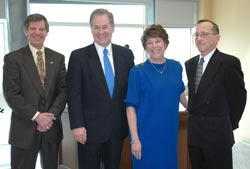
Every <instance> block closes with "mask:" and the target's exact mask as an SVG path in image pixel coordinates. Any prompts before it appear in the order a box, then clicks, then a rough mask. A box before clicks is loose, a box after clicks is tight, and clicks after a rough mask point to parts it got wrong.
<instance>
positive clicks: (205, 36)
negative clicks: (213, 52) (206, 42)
mask: <svg viewBox="0 0 250 169" xmlns="http://www.w3.org/2000/svg"><path fill="white" fill-rule="evenodd" d="M217 34H218V33H211V32H201V33H194V37H195V39H197V38H198V37H199V36H200V37H201V38H207V37H208V35H217Z"/></svg>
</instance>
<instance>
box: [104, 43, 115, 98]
mask: <svg viewBox="0 0 250 169" xmlns="http://www.w3.org/2000/svg"><path fill="white" fill-rule="evenodd" d="M103 63H104V74H105V79H106V83H107V85H108V89H109V94H110V96H111V97H112V95H113V90H114V84H115V82H114V73H113V70H112V66H111V63H110V61H109V58H108V50H107V49H106V48H105V49H104V50H103Z"/></svg>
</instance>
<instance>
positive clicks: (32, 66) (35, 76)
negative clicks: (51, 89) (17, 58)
mask: <svg viewBox="0 0 250 169" xmlns="http://www.w3.org/2000/svg"><path fill="white" fill-rule="evenodd" d="M24 52H25V54H24V55H23V60H24V67H25V69H26V72H27V73H28V74H29V76H30V81H31V83H33V85H34V86H35V88H36V89H37V91H38V92H39V93H40V94H41V95H43V89H42V84H41V80H40V77H39V73H38V70H37V66H36V63H35V61H34V58H33V55H32V53H31V51H30V49H29V46H27V47H25V48H24Z"/></svg>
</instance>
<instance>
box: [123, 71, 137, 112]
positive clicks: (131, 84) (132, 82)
mask: <svg viewBox="0 0 250 169" xmlns="http://www.w3.org/2000/svg"><path fill="white" fill-rule="evenodd" d="M139 95H140V76H139V72H138V68H137V67H134V68H132V69H131V71H130V73H129V79H128V90H127V96H126V98H125V104H126V106H127V107H134V108H136V107H137V105H138V103H139V100H140V97H139Z"/></svg>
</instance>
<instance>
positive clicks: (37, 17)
mask: <svg viewBox="0 0 250 169" xmlns="http://www.w3.org/2000/svg"><path fill="white" fill-rule="evenodd" d="M39 21H44V22H45V29H46V31H47V32H49V23H48V21H47V19H46V17H45V16H43V15H41V14H38V13H36V14H31V15H29V16H28V17H27V18H26V20H25V21H24V30H25V32H27V31H28V28H29V26H30V22H39Z"/></svg>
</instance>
